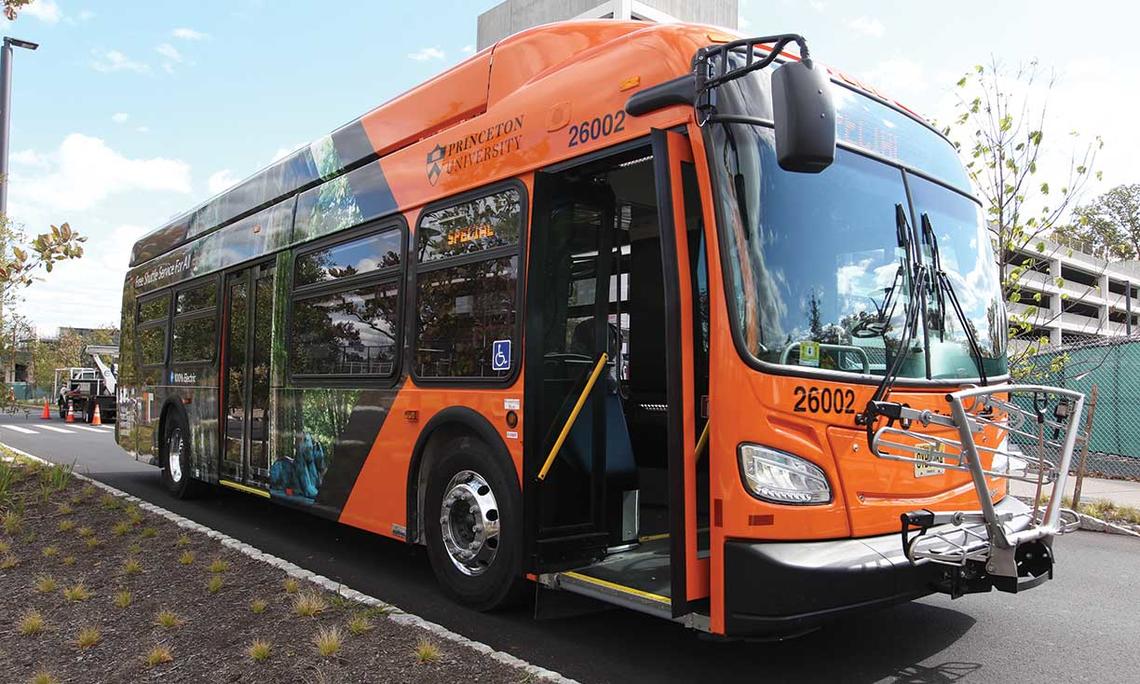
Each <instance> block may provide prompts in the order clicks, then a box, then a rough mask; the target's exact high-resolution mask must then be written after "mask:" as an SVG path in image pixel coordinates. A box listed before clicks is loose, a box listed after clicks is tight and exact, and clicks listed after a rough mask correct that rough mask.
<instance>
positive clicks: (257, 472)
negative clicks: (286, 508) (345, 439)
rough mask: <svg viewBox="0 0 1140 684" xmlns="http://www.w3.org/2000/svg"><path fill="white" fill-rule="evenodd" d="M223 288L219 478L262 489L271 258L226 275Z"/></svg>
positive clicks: (265, 462)
mask: <svg viewBox="0 0 1140 684" xmlns="http://www.w3.org/2000/svg"><path fill="white" fill-rule="evenodd" d="M225 288H226V289H225V311H224V316H223V318H224V325H223V329H222V354H223V356H222V359H223V362H222V394H223V396H222V404H221V405H222V408H223V415H222V420H221V423H222V432H223V435H222V455H221V458H222V463H221V469H220V473H221V481H222V484H224V485H238V486H239V488H247V487H252V488H255V489H256V490H258V491H267V490H268V489H269V434H270V433H269V416H270V411H269V359H270V350H271V347H272V344H271V334H272V321H273V264H272V262H268V263H264V264H258V265H255V266H251V267H249V268H245V269H242V270H241V271H236V272H233V273H229V274H227V275H226V285H225Z"/></svg>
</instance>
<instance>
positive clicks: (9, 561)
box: [0, 553, 20, 570]
mask: <svg viewBox="0 0 1140 684" xmlns="http://www.w3.org/2000/svg"><path fill="white" fill-rule="evenodd" d="M19 564H20V559H19V558H16V557H15V556H13V555H12V554H10V553H7V554H4V557H3V558H0V570H11V569H12V568H14V567H16V566H17V565H19Z"/></svg>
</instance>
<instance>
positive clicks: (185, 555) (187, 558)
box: [178, 549, 194, 565]
mask: <svg viewBox="0 0 1140 684" xmlns="http://www.w3.org/2000/svg"><path fill="white" fill-rule="evenodd" d="M178 562H179V563H181V564H183V565H190V564H191V563H193V562H194V552H193V551H191V550H189V549H187V550H185V551H183V552H182V555H180V556H179V557H178Z"/></svg>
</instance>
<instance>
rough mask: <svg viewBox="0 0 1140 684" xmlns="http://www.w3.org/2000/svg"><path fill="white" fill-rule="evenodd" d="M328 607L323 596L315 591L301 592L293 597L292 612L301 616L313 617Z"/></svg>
mask: <svg viewBox="0 0 1140 684" xmlns="http://www.w3.org/2000/svg"><path fill="white" fill-rule="evenodd" d="M325 608H328V604H327V603H325V599H324V597H323V596H321V595H320V594H318V593H316V592H302V593H300V594H297V597H296V598H295V599H293V612H294V613H296V614H297V615H300V616H301V617H314V616H316V615H319V614H320V613H322V612H324V610H325Z"/></svg>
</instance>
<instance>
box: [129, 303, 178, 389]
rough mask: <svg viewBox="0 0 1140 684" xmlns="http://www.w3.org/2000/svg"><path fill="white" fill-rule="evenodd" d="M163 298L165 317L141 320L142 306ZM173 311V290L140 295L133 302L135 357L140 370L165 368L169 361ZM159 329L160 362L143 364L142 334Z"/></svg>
mask: <svg viewBox="0 0 1140 684" xmlns="http://www.w3.org/2000/svg"><path fill="white" fill-rule="evenodd" d="M161 298H165V299H166V316H165V317H163V318H149V319H147V320H143V319H142V309H143V306H145V305H146V304H149V303H150V302H152V301H154V300H157V299H161ZM173 310H174V296H173V290H171V289H169V288H168V289H164V290H159V291H157V292H148V293H147V294H145V295H140V296H139V297H138V298H137V299H136V300H135V343H134V347H135V350H134V351H135V356H136V358H137V359H138V365H139V368H140V369H145V368H166V362H167V361H168V360H169V359H170V317H171V313H172V312H173ZM155 328H161V329H162V331H163V335H164V337H163V344H162V360H161V361H159V362H158V363H145V360H144V358H143V350H142V334H143V332H145V331H147V330H153V329H155Z"/></svg>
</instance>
